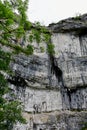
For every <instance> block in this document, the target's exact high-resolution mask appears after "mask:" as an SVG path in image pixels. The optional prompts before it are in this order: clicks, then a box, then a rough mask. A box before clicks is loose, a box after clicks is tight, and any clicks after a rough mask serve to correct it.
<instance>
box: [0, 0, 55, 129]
mask: <svg viewBox="0 0 87 130" xmlns="http://www.w3.org/2000/svg"><path fill="white" fill-rule="evenodd" d="M27 8H28V0H0V44H1V45H2V46H7V47H9V48H11V50H12V51H11V53H7V52H4V51H3V50H2V49H1V48H0V130H12V129H13V126H14V124H16V123H17V122H20V123H26V121H25V119H24V118H23V117H22V108H21V104H20V102H19V101H17V100H15V98H13V97H11V96H12V95H10V88H9V87H8V81H7V79H6V77H5V76H4V75H5V74H6V73H9V72H10V69H9V63H10V61H11V60H12V59H11V58H12V55H13V54H18V53H24V54H26V55H30V54H33V45H32V42H33V41H36V42H37V43H38V45H39V43H40V42H42V41H45V43H47V52H48V54H50V55H52V54H54V45H53V44H52V43H51V42H50V39H51V33H50V32H49V31H48V30H47V29H46V28H45V27H44V26H41V25H40V23H39V22H37V23H35V24H32V23H31V22H30V21H28V20H27V16H26V11H27ZM15 11H16V12H18V13H17V14H16V13H15ZM28 32H29V37H28V38H27V35H26V34H27V33H28ZM27 39H28V40H29V41H30V42H31V44H29V45H28V46H27V47H22V46H21V41H22V42H26V41H27ZM40 49H41V52H44V48H43V47H40ZM9 74H10V73H9ZM5 95H10V98H12V99H14V100H12V99H11V100H10V99H6V98H5Z"/></svg>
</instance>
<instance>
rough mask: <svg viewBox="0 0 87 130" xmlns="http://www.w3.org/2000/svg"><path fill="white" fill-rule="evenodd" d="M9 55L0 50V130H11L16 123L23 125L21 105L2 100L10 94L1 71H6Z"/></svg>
mask: <svg viewBox="0 0 87 130" xmlns="http://www.w3.org/2000/svg"><path fill="white" fill-rule="evenodd" d="M10 58H11V55H10V53H6V52H3V51H2V50H1V49H0V130H12V128H13V125H14V124H16V123H17V122H18V121H19V122H21V123H25V119H24V118H23V117H22V108H21V106H20V105H21V104H20V103H19V102H18V101H15V100H14V101H10V100H7V99H6V98H4V96H5V94H7V93H10V90H9V87H8V83H7V80H6V79H5V77H4V75H2V73H1V70H3V71H8V70H9V63H10Z"/></svg>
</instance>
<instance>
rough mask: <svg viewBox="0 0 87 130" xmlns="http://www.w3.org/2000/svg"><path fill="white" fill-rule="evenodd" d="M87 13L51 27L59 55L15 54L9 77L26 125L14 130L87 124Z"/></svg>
mask: <svg viewBox="0 0 87 130" xmlns="http://www.w3.org/2000/svg"><path fill="white" fill-rule="evenodd" d="M86 20H87V14H85V15H83V16H79V17H76V18H69V19H66V20H62V21H60V22H59V23H57V24H51V25H49V29H50V30H51V31H52V37H51V41H52V43H53V44H54V45H55V56H53V57H49V55H48V54H47V52H46V43H41V45H42V44H44V50H45V52H41V51H40V50H39V48H38V45H37V44H36V43H35V44H34V43H33V45H34V46H35V48H36V50H35V52H34V55H31V56H25V55H24V54H19V55H15V56H14V57H13V59H14V60H13V61H12V62H11V63H10V67H11V69H12V70H13V72H14V74H15V75H14V76H11V77H9V78H8V82H9V85H10V87H11V89H12V92H13V93H15V94H16V98H17V99H19V100H20V101H21V102H22V103H23V106H24V116H25V118H26V119H27V124H26V125H21V124H17V126H15V127H14V130H81V128H82V127H83V126H84V124H85V122H87V27H86V24H87V21H86Z"/></svg>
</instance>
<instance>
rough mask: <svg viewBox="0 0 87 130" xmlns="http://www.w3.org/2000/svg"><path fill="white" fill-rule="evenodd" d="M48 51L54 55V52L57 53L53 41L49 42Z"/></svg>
mask: <svg viewBox="0 0 87 130" xmlns="http://www.w3.org/2000/svg"><path fill="white" fill-rule="evenodd" d="M47 46H48V47H47V52H48V54H50V55H53V54H55V51H54V47H55V46H54V44H52V43H48V44H47Z"/></svg>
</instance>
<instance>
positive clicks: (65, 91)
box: [50, 56, 71, 102]
mask: <svg viewBox="0 0 87 130" xmlns="http://www.w3.org/2000/svg"><path fill="white" fill-rule="evenodd" d="M50 61H51V73H52V74H55V76H56V78H57V79H58V83H60V82H61V93H62V95H63V98H64V97H65V94H67V96H68V98H69V102H71V90H70V89H68V88H67V87H66V86H65V85H64V80H63V72H62V70H61V69H60V68H59V66H58V63H57V61H56V59H55V57H54V56H50Z"/></svg>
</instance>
